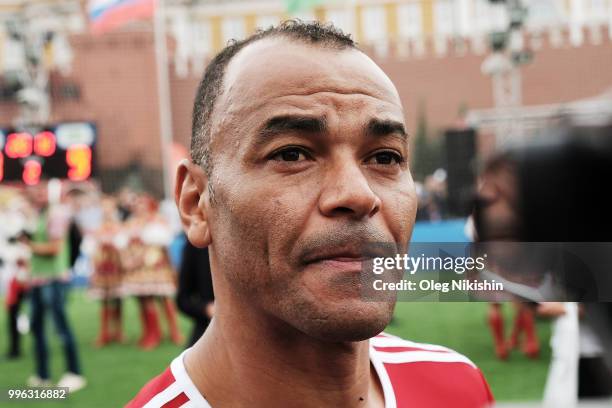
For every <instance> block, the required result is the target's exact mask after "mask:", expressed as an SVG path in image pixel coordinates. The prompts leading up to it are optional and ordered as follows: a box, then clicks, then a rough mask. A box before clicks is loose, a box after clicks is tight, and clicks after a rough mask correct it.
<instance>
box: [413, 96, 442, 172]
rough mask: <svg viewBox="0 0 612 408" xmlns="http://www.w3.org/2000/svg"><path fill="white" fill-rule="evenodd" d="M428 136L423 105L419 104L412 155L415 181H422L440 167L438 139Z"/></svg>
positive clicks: (440, 149)
mask: <svg viewBox="0 0 612 408" xmlns="http://www.w3.org/2000/svg"><path fill="white" fill-rule="evenodd" d="M430 136H431V135H430V134H429V128H428V125H427V114H426V109H425V104H424V103H423V102H421V104H420V107H419V116H418V119H417V131H416V135H415V138H414V149H413V154H412V177H414V179H415V180H417V181H423V180H424V179H425V177H426V176H428V175H430V174H432V173H433V172H434V171H435V170H436V169H437V168H439V167H440V166H442V159H443V158H442V145H441V143H440V139H439V138H436V139H433V138H432V137H430Z"/></svg>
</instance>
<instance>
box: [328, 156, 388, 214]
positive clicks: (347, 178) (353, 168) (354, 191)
mask: <svg viewBox="0 0 612 408" xmlns="http://www.w3.org/2000/svg"><path fill="white" fill-rule="evenodd" d="M330 170H331V171H329V172H328V174H326V176H325V180H324V182H323V188H322V191H321V196H320V199H319V210H320V211H321V213H322V214H323V215H325V216H327V217H338V216H340V217H342V216H345V217H350V218H352V219H356V220H360V219H363V218H365V217H372V216H373V215H374V214H376V213H377V212H378V211H379V210H380V206H381V200H380V198H379V197H378V196H377V195H376V194H375V193H374V191H372V189H371V188H370V183H369V182H368V180H367V178H366V177H365V175H364V173H363V171H362V169H361V167H360V166H359V164H358V163H354V162H352V163H343V164H341V165H338V166H335V167H334V168H333V169H330Z"/></svg>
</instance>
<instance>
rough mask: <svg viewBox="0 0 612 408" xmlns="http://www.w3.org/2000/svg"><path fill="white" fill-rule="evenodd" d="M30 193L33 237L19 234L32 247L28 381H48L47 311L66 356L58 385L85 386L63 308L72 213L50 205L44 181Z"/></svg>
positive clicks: (73, 388) (45, 382)
mask: <svg viewBox="0 0 612 408" xmlns="http://www.w3.org/2000/svg"><path fill="white" fill-rule="evenodd" d="M29 193H30V198H31V201H32V205H33V206H34V208H36V210H37V211H38V216H37V223H36V228H35V230H34V233H33V235H32V239H28V238H26V237H24V238H22V242H24V243H26V244H27V245H29V247H30V250H31V251H32V258H31V261H30V286H31V292H30V296H31V300H32V311H31V312H32V322H31V325H32V333H33V335H34V346H35V347H34V356H35V362H36V375H34V376H32V377H30V379H29V380H28V385H30V386H44V385H50V384H51V376H50V372H49V349H48V344H47V337H46V334H45V320H46V316H47V314H48V313H50V314H51V316H52V317H53V321H54V322H55V326H56V329H57V332H58V334H59V337H60V339H61V341H62V343H63V348H64V355H65V358H66V371H67V372H66V374H64V376H63V377H62V378H61V379H60V381H59V382H58V384H57V385H58V386H59V387H67V388H68V389H69V390H70V391H71V392H74V391H77V390H79V389H81V388H83V387H85V385H86V380H85V378H84V377H83V376H82V375H81V366H80V362H79V357H78V352H77V344H76V341H75V338H74V335H73V332H72V330H71V328H70V325H69V323H68V316H67V314H66V310H65V302H66V294H67V290H68V282H69V270H70V242H69V237H68V234H69V233H68V231H69V225H70V220H71V217H70V213H69V211H68V209H67V207H66V206H63V205H59V204H54V205H49V202H48V192H47V185H46V184H40V185H38V186H35V187H32V188H31V189H30V190H29Z"/></svg>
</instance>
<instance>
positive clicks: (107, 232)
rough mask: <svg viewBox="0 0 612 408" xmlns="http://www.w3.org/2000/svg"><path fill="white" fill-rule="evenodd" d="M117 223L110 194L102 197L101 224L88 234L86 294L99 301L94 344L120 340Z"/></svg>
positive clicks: (113, 202)
mask: <svg viewBox="0 0 612 408" xmlns="http://www.w3.org/2000/svg"><path fill="white" fill-rule="evenodd" d="M120 229H121V225H120V222H119V214H118V211H117V207H116V205H115V201H114V199H113V198H111V197H104V198H103V199H102V224H101V225H100V227H99V228H98V229H97V231H95V233H94V234H92V241H93V246H94V249H93V251H92V252H93V257H92V258H93V274H92V276H91V279H90V286H91V289H90V293H91V295H92V297H94V298H96V299H99V300H100V302H101V314H100V333H99V335H98V339H97V340H96V345H97V346H98V347H102V346H105V345H106V344H108V343H110V342H112V341H116V342H123V340H124V338H123V330H122V322H121V316H122V313H121V308H122V299H121V284H122V279H123V267H122V265H121V257H120V252H119V249H118V248H117V245H116V244H115V240H116V237H117V235H118V234H119V231H120Z"/></svg>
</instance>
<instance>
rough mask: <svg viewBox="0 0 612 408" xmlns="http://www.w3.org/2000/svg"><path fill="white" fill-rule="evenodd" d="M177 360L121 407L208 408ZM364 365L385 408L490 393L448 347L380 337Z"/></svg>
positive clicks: (459, 404) (460, 405) (461, 403)
mask: <svg viewBox="0 0 612 408" xmlns="http://www.w3.org/2000/svg"><path fill="white" fill-rule="evenodd" d="M185 353H186V351H185V352H183V353H182V354H181V355H180V356H178V357H177V358H176V359H174V361H173V362H172V364H171V365H170V367H169V368H168V369H166V371H164V372H163V373H162V374H161V375H159V376H158V377H156V378H154V379H153V380H151V381H150V382H149V383H148V384H147V385H145V387H144V388H143V389H142V390H141V391H140V393H139V394H138V395H137V396H136V398H134V399H133V400H132V401H130V402H129V403H128V404H127V405H126V408H141V407H144V408H162V407H163V408H176V407H181V408H210V407H211V406H210V404H209V403H208V402H206V400H205V399H204V397H202V395H201V394H200V393H199V391H198V390H197V388H196V386H195V385H194V384H193V382H192V381H191V379H190V378H189V375H188V374H187V371H185V365H184V364H183V357H184V355H185ZM370 361H371V362H372V365H373V366H374V368H375V370H376V373H377V374H378V378H379V379H380V382H381V384H382V389H383V393H384V397H385V408H407V407H417V408H446V407H453V408H484V407H489V406H491V405H492V404H493V395H492V394H491V391H490V389H489V386H488V384H487V382H486V380H485V379H484V377H483V375H482V373H481V372H480V370H479V369H478V368H477V367H476V366H475V365H474V363H472V362H471V361H470V360H469V359H468V358H467V357H465V356H463V355H461V354H459V353H456V352H454V351H453V350H451V349H448V348H446V347H442V346H435V345H431V344H422V343H414V342H411V341H407V340H403V339H400V338H399V337H395V336H391V335H388V334H385V333H382V334H380V335H378V336H376V337H374V338H372V339H370Z"/></svg>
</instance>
